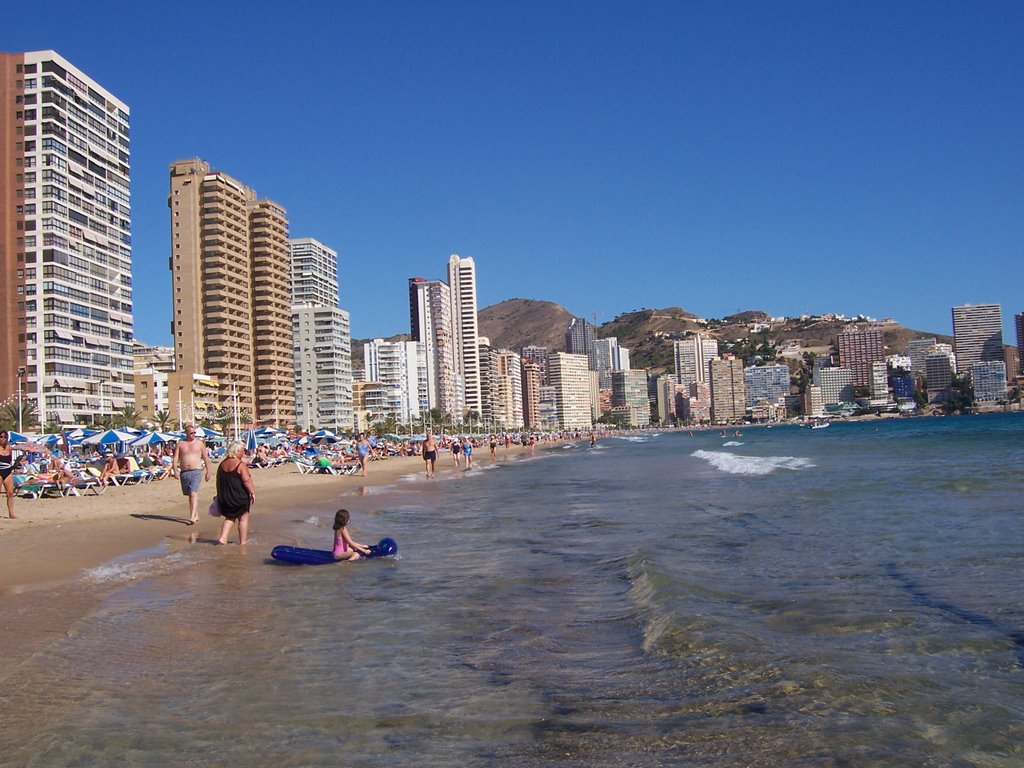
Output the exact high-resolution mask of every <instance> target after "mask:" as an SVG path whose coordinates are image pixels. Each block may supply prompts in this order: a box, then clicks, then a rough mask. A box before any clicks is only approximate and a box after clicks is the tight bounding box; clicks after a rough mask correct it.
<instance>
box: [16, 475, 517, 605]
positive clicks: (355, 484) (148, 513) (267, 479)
mask: <svg viewBox="0 0 1024 768" xmlns="http://www.w3.org/2000/svg"><path fill="white" fill-rule="evenodd" d="M510 458H512V457H511V456H510ZM423 471H424V467H423V460H422V459H421V458H419V457H418V456H394V457H390V458H388V459H385V460H383V461H375V462H372V463H371V464H370V465H369V473H368V475H367V477H360V476H358V475H355V476H352V475H347V476H338V475H321V474H309V475H304V474H302V473H300V472H299V471H298V470H297V469H296V468H295V467H294V465H293V464H291V463H289V464H283V465H280V466H277V467H272V468H270V469H259V470H253V472H252V475H253V482H254V484H255V486H256V504H255V505H254V507H253V512H252V518H251V521H250V531H251V534H258V533H259V532H260V530H261V528H262V527H263V523H264V521H266V523H268V524H269V523H270V522H271V520H272V517H271V516H272V515H275V514H276V513H278V512H281V511H285V510H287V509H296V508H300V507H302V506H305V505H316V504H323V503H324V502H325V501H327V500H328V499H330V498H331V497H332V496H336V495H339V494H345V493H350V492H352V491H358V490H359V489H360V488H361V487H362V488H371V487H379V486H383V485H389V484H392V483H394V482H396V481H397V480H399V479H400V478H402V477H406V476H408V475H413V474H418V473H422V472H423ZM438 471H439V472H440V471H441V470H440V469H439V470H438ZM425 481H426V480H425V479H424V482H425ZM215 490H216V486H215V483H214V478H213V473H211V478H210V482H208V483H207V482H204V483H203V485H202V488H201V490H200V494H199V523H198V524H196V525H195V526H189V525H187V524H186V523H187V519H188V499H187V498H186V497H185V496H183V495H182V493H181V486H180V485H179V483H178V480H177V479H175V478H167V479H164V480H155V481H151V482H149V483H144V484H140V485H129V486H122V487H114V486H111V487H108V488H107V489H106V490H105V491H104V492H103V493H102V494H101V495H99V496H92V495H90V496H81V497H70V498H44V499H15V504H14V511H15V515H17V517H16V519H14V520H11V519H9V518H7V517H6V516H5V517H3V518H0V600H2V599H3V598H4V597H7V596H10V595H16V594H21V593H25V592H32V591H36V590H38V589H48V588H53V587H57V586H60V585H62V584H67V583H70V582H72V581H74V580H76V579H77V578H78V577H79V576H80V575H81V574H82V573H83V572H84V571H87V570H89V569H91V568H97V567H99V566H101V565H103V564H104V563H106V562H108V561H110V560H113V559H116V558H118V557H126V556H130V555H131V554H132V553H133V552H137V551H144V550H147V549H150V548H153V547H158V546H161V545H163V544H165V543H167V542H168V541H169V540H177V539H181V538H182V537H183V536H184V537H186V538H189V539H190V540H191V541H193V542H196V541H205V540H206V539H207V538H209V537H211V536H212V538H216V535H217V532H219V529H220V523H221V521H220V519H219V518H212V517H210V516H209V515H208V514H207V511H206V510H207V507H208V506H209V505H210V502H211V501H212V500H213V496H214V494H215ZM261 518H262V519H261ZM231 540H232V541H235V542H236V543H235V544H234V545H233V546H235V547H237V546H238V545H237V529H233V530H232V532H231ZM258 546H262V545H258Z"/></svg>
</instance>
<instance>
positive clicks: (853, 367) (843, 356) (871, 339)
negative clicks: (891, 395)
mask: <svg viewBox="0 0 1024 768" xmlns="http://www.w3.org/2000/svg"><path fill="white" fill-rule="evenodd" d="M836 342H837V344H838V346H839V365H840V367H842V368H849V369H850V374H851V376H852V377H853V386H855V387H870V386H871V365H872V363H878V362H885V339H884V337H883V335H882V332H881V331H879V330H876V329H874V328H860V329H854V330H850V331H843V332H842V333H840V334H839V337H838V339H837V340H836Z"/></svg>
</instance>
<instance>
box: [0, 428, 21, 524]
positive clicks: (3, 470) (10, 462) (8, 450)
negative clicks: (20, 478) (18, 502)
mask: <svg viewBox="0 0 1024 768" xmlns="http://www.w3.org/2000/svg"><path fill="white" fill-rule="evenodd" d="M8 438H9V435H8V434H7V430H6V429H0V483H2V484H3V487H4V493H6V494H7V516H8V517H9V518H11V519H12V520H13V519H14V518H15V514H14V477H13V475H14V465H15V462H16V461H17V458H18V457H17V456H15V455H14V449H13V448H12V447H11V444H10V443H9V442H8Z"/></svg>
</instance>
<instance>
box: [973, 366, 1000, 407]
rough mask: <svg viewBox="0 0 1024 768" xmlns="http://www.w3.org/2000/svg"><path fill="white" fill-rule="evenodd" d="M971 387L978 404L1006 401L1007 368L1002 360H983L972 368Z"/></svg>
mask: <svg viewBox="0 0 1024 768" xmlns="http://www.w3.org/2000/svg"><path fill="white" fill-rule="evenodd" d="M971 386H972V388H973V390H974V401H975V402H977V403H984V402H998V401H1000V400H1005V399H1006V368H1005V367H1004V366H1003V361H1002V360H983V361H981V362H978V363H975V364H974V365H972V366H971Z"/></svg>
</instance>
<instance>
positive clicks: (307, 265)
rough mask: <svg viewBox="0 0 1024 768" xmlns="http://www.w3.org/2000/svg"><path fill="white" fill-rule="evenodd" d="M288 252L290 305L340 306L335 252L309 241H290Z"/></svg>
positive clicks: (295, 238) (293, 239) (314, 241)
mask: <svg viewBox="0 0 1024 768" xmlns="http://www.w3.org/2000/svg"><path fill="white" fill-rule="evenodd" d="M288 249H289V255H290V260H291V273H292V289H291V290H292V304H312V305H314V306H317V307H337V306H339V301H340V297H341V296H340V292H339V285H338V252H337V251H335V250H334V249H333V248H328V247H327V246H326V245H324V244H323V243H321V242H320V241H319V240H316V239H314V238H312V237H293V238H291V239H290V240H288Z"/></svg>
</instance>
